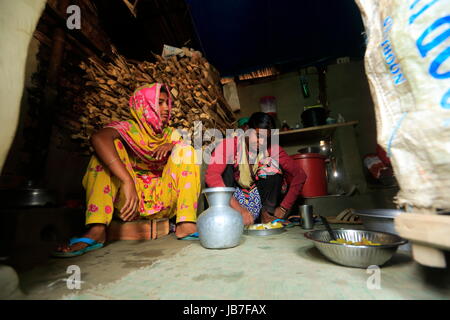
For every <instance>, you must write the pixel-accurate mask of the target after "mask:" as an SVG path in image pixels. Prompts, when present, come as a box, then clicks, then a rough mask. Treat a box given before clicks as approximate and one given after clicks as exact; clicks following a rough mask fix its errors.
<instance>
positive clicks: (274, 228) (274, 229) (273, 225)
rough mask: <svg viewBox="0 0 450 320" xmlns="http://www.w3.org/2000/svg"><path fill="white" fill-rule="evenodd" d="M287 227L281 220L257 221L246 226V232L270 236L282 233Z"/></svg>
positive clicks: (251, 234) (250, 234)
mask: <svg viewBox="0 0 450 320" xmlns="http://www.w3.org/2000/svg"><path fill="white" fill-rule="evenodd" d="M285 228H286V227H285V226H284V225H283V224H282V223H281V222H279V221H274V222H269V223H257V224H252V225H250V226H246V227H244V234H247V235H249V236H270V235H274V234H279V233H282V232H283V231H284V229H285Z"/></svg>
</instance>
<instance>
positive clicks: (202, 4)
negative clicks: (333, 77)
mask: <svg viewBox="0 0 450 320" xmlns="http://www.w3.org/2000/svg"><path fill="white" fill-rule="evenodd" d="M185 1H186V3H187V5H188V7H189V10H190V12H191V15H192V19H193V23H194V27H195V30H196V33H197V36H198V38H199V42H200V46H201V50H202V51H203V52H204V54H205V56H206V58H207V59H208V60H209V61H210V62H211V63H212V64H213V65H214V66H215V67H216V68H217V69H219V71H220V72H221V74H222V75H223V76H234V75H239V74H243V73H246V72H251V71H254V70H256V69H258V68H262V67H266V66H272V65H276V66H277V67H279V68H280V69H281V70H283V69H294V68H298V67H300V66H306V65H314V64H317V63H326V61H328V60H330V59H334V58H337V57H341V56H350V57H362V56H363V54H364V38H363V36H362V34H361V33H362V32H363V31H364V27H363V23H362V20H361V16H360V12H359V9H358V7H357V6H356V4H355V3H354V1H353V0H185Z"/></svg>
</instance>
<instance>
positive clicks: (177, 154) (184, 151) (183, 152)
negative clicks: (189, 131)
mask: <svg viewBox="0 0 450 320" xmlns="http://www.w3.org/2000/svg"><path fill="white" fill-rule="evenodd" d="M197 158H198V157H197V156H196V151H195V149H194V148H193V147H192V146H190V145H176V146H175V147H174V148H173V150H172V153H171V155H170V159H171V160H172V162H174V163H175V164H199V163H197Z"/></svg>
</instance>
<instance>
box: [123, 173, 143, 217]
mask: <svg viewBox="0 0 450 320" xmlns="http://www.w3.org/2000/svg"><path fill="white" fill-rule="evenodd" d="M122 191H123V193H124V195H125V204H124V206H123V207H122V209H121V210H120V218H121V219H122V220H123V221H133V220H136V219H137V218H138V214H139V213H138V211H137V209H138V206H139V197H138V194H137V192H136V186H135V185H134V181H133V180H127V181H125V182H123V184H122Z"/></svg>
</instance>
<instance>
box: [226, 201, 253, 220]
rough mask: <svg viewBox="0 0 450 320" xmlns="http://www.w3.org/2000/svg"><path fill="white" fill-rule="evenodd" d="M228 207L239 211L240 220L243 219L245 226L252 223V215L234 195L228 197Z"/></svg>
mask: <svg viewBox="0 0 450 320" xmlns="http://www.w3.org/2000/svg"><path fill="white" fill-rule="evenodd" d="M230 207H232V208H233V209H234V210H236V211H237V212H239V213H240V214H241V216H242V220H243V221H244V225H245V226H249V225H251V224H253V223H254V222H255V221H254V219H253V215H252V214H251V213H250V211H248V210H247V209H246V208H244V207H243V206H241V205H240V204H239V201H237V199H236V198H235V197H233V196H232V197H231V199H230Z"/></svg>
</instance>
